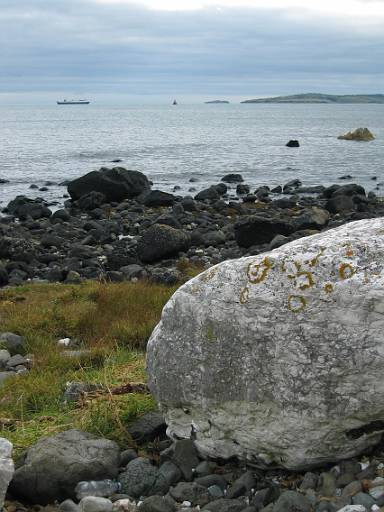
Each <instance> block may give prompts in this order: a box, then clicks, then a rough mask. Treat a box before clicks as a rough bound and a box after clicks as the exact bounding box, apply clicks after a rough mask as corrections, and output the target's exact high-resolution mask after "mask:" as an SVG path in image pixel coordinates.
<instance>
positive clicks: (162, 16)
mask: <svg viewBox="0 0 384 512" xmlns="http://www.w3.org/2000/svg"><path fill="white" fill-rule="evenodd" d="M0 48H1V51H0V102H4V101H10V100H11V101H21V102H28V101H32V100H33V101H45V100H46V101H51V98H53V97H55V98H56V97H58V98H61V97H71V96H74V95H75V96H81V97H89V98H92V99H94V98H98V99H102V100H103V101H117V100H119V101H120V100H121V101H127V102H143V101H148V102H158V101H160V102H161V101H168V100H169V98H173V97H176V98H178V99H179V100H180V99H181V100H184V101H194V100H196V101H199V100H201V99H211V98H216V97H217V98H228V99H245V98H251V97H258V96H268V95H277V94H290V93H296V92H308V91H314V92H316V91H317V92H327V93H341V94H342V93H357V92H367V93H374V92H384V0H378V1H377V0H333V1H332V0H136V1H130V0H0Z"/></svg>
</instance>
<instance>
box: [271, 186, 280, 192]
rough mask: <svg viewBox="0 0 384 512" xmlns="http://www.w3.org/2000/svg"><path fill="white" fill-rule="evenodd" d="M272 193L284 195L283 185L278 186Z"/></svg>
mask: <svg viewBox="0 0 384 512" xmlns="http://www.w3.org/2000/svg"><path fill="white" fill-rule="evenodd" d="M271 192H272V193H273V194H282V192H283V187H282V186H281V185H277V187H274V188H273V189H272V190H271Z"/></svg>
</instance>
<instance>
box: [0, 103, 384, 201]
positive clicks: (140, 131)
mask: <svg viewBox="0 0 384 512" xmlns="http://www.w3.org/2000/svg"><path fill="white" fill-rule="evenodd" d="M360 126H362V127H365V126H366V127H368V128H369V129H370V130H371V131H372V132H373V133H374V134H375V136H376V140H374V141H372V142H351V141H342V140H338V139H337V136H338V135H340V134H343V133H345V132H347V131H350V130H353V129H355V128H358V127H360ZM289 139H298V140H299V142H300V147H299V148H287V147H286V146H285V144H286V143H287V141H288V140H289ZM116 159H120V160H121V162H120V163H113V162H112V160H116ZM383 162H384V105H375V104H370V105H338V104H336V105H329V104H327V105H325V104H324V105H319V104H313V105H312V104H307V105H300V104H297V105H295V104H290V105H283V104H275V105H270V104H257V105H256V104H253V105H252V104H247V105H245V104H229V105H227V104H219V105H217V104H216V105H212V104H211V105H206V104H202V105H183V104H179V105H177V106H172V105H163V106H145V105H135V106H119V105H116V106H103V105H99V104H96V103H95V104H93V103H91V104H90V105H63V106H58V105H52V106H41V107H39V106H34V107H21V106H17V107H12V106H9V107H4V106H2V107H0V179H1V178H2V179H7V180H9V183H7V184H3V185H0V206H4V205H5V204H6V203H7V202H8V201H9V200H10V199H12V198H14V197H15V196H16V195H17V194H26V195H28V196H29V197H37V196H40V197H44V198H46V199H48V200H52V201H53V200H59V201H60V202H62V201H63V197H62V196H63V194H65V192H66V190H65V187H60V186H56V185H53V186H49V187H48V191H44V192H41V191H39V190H31V189H30V188H29V187H30V185H31V184H35V185H37V186H38V187H39V188H40V187H42V186H44V184H45V183H46V182H47V181H52V182H55V183H60V182H62V181H64V180H70V179H74V178H76V177H78V176H81V175H83V174H85V173H87V172H89V171H92V170H97V169H99V168H100V167H102V166H105V167H112V166H116V165H119V166H123V167H125V168H127V169H135V170H139V171H142V172H143V173H145V174H146V175H147V176H148V177H149V178H150V179H151V180H152V181H153V184H154V188H158V189H161V190H164V191H169V192H171V191H172V190H173V189H174V187H175V186H177V187H180V190H178V191H177V193H178V194H180V195H194V194H195V193H196V192H197V191H199V190H201V189H203V188H205V187H206V186H208V185H210V184H213V183H217V182H218V181H220V179H221V177H222V176H224V175H225V174H227V173H231V172H236V173H241V174H242V175H243V177H244V180H245V182H246V183H248V184H249V185H250V186H251V190H252V189H254V188H256V187H258V186H260V185H269V186H275V185H278V184H283V183H286V182H287V181H289V180H291V179H294V178H299V179H300V180H301V181H302V182H303V184H304V185H319V184H321V185H330V184H332V183H345V181H343V182H341V181H339V179H338V178H339V177H340V176H343V175H351V176H353V178H352V179H351V180H349V181H352V182H357V183H359V184H362V185H363V186H365V187H366V188H367V190H372V189H374V188H375V187H376V186H377V184H378V183H380V182H381V181H384V173H383ZM373 177H377V180H376V181H373V180H372V178H373ZM191 178H192V181H193V182H191V181H190V180H191ZM347 182H348V181H347ZM379 187H380V185H379ZM193 189H195V190H193ZM381 190H384V186H383V187H382V188H381ZM378 193H379V194H380V190H379V192H378Z"/></svg>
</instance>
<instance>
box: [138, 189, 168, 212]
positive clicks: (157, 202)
mask: <svg viewBox="0 0 384 512" xmlns="http://www.w3.org/2000/svg"><path fill="white" fill-rule="evenodd" d="M175 199H176V198H175V196H174V195H172V194H168V193H167V192H162V191H161V190H151V192H149V194H147V195H146V196H145V198H144V204H145V206H147V207H149V208H156V207H159V206H172V205H173V204H174V202H175Z"/></svg>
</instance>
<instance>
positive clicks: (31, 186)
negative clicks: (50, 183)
mask: <svg viewBox="0 0 384 512" xmlns="http://www.w3.org/2000/svg"><path fill="white" fill-rule="evenodd" d="M29 188H30V189H31V190H37V189H38V188H39V187H38V186H37V185H35V184H34V183H32V185H29Z"/></svg>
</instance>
